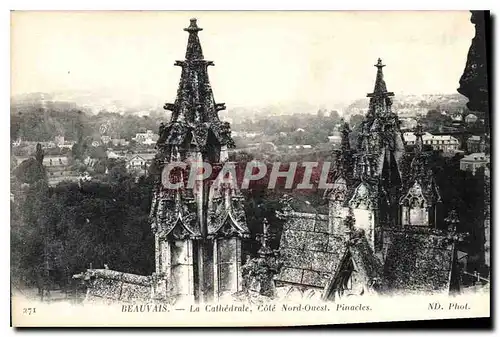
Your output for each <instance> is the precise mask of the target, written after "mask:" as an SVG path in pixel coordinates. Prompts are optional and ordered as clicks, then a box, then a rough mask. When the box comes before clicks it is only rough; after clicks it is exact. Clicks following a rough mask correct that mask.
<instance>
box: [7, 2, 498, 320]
mask: <svg viewBox="0 0 500 337" xmlns="http://www.w3.org/2000/svg"><path fill="white" fill-rule="evenodd" d="M489 15H490V14H489V12H488V11H315V12H312V11H311V12H308V11H288V12H287V11H262V12H259V11H249V12H243V11H240V12H238V11H225V12H217V11H212V12H209V11H207V12H203V11H197V12H183V11H175V12H174V11H171V12H169V11H57V12H56V11H43V12H42V11H40V12H37V11H13V12H12V13H11V46H12V48H11V108H10V122H11V124H10V140H11V157H10V163H11V171H10V172H11V177H10V187H11V190H10V200H11V203H10V208H11V270H10V276H11V303H12V304H11V317H12V325H13V326H15V327H71V326H79V327H82V326H84V327H132V326H135V327H178V326H182V327H198V326H211V327H227V326H242V327H244V326H301V325H332V324H346V323H368V322H401V321H419V320H426V321H429V320H441V319H451V318H481V317H487V318H488V317H490V270H491V266H490V247H491V244H490V242H491V241H490V218H491V216H490V211H491V206H490V200H491V197H490V193H491V192H490V189H491V171H490V170H491V166H490V165H491V164H490V152H491V144H490V143H491V141H490V136H491V125H490V103H489V102H490V101H489V100H490V98H489V90H488V70H489V68H491V60H490V59H489V58H488V57H487V54H488V50H490V48H491V42H490V41H489V40H488V36H489V22H490V21H489ZM487 61H489V62H490V63H488V62H487Z"/></svg>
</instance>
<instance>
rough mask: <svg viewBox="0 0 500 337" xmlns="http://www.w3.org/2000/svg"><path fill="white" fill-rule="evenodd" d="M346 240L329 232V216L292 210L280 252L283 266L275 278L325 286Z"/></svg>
mask: <svg viewBox="0 0 500 337" xmlns="http://www.w3.org/2000/svg"><path fill="white" fill-rule="evenodd" d="M344 249H345V242H344V241H343V240H341V239H340V238H339V237H336V236H334V235H330V234H328V218H327V216H325V215H321V214H312V213H295V212H294V213H292V214H291V215H289V217H288V219H287V222H286V223H285V225H284V230H283V234H282V237H281V243H280V251H281V254H282V257H283V259H284V266H283V268H282V269H281V272H280V274H279V275H278V276H277V277H276V280H277V281H282V282H289V283H296V284H303V285H309V286H314V287H324V286H325V285H326V283H327V282H328V280H329V279H330V278H331V276H332V274H333V272H334V271H335V270H336V269H337V266H338V264H339V263H340V259H341V258H342V252H343V251H344Z"/></svg>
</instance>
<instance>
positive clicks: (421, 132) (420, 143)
mask: <svg viewBox="0 0 500 337" xmlns="http://www.w3.org/2000/svg"><path fill="white" fill-rule="evenodd" d="M413 134H414V135H415V137H416V139H415V144H416V145H417V150H418V151H420V152H421V151H422V149H423V146H424V141H423V138H422V136H423V135H424V134H425V133H424V130H423V127H422V124H420V123H418V124H417V126H416V128H415V132H413Z"/></svg>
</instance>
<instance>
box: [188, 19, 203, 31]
mask: <svg viewBox="0 0 500 337" xmlns="http://www.w3.org/2000/svg"><path fill="white" fill-rule="evenodd" d="M189 21H190V24H189V27H188V28H184V30H185V31H186V32H190V33H191V32H194V33H197V32H199V31H201V30H203V28H200V27H198V24H197V23H196V18H192V19H191V20H189Z"/></svg>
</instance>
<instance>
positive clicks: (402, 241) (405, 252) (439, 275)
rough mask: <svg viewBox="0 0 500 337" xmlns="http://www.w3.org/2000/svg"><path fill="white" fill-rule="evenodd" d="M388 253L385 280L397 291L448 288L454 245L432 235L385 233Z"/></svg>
mask: <svg viewBox="0 0 500 337" xmlns="http://www.w3.org/2000/svg"><path fill="white" fill-rule="evenodd" d="M384 241H385V244H384V246H385V245H387V247H388V248H387V253H386V258H385V265H384V277H385V279H386V280H387V282H388V284H390V286H391V288H392V289H394V290H396V291H398V290H404V291H405V292H408V291H410V292H411V291H428V292H429V291H430V292H434V291H437V292H440V291H448V290H449V289H450V281H451V272H452V265H453V260H454V259H453V255H454V251H455V247H454V244H453V242H452V241H451V240H450V239H449V238H447V237H446V236H445V235H439V234H435V233H431V232H427V233H425V232H409V231H404V232H403V231H384Z"/></svg>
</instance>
